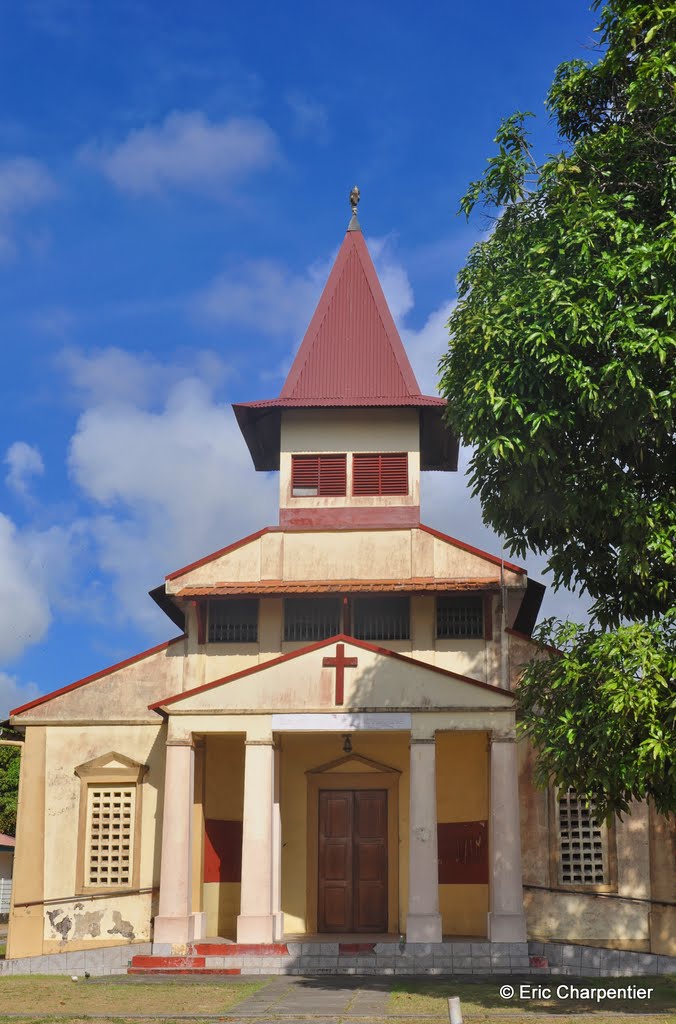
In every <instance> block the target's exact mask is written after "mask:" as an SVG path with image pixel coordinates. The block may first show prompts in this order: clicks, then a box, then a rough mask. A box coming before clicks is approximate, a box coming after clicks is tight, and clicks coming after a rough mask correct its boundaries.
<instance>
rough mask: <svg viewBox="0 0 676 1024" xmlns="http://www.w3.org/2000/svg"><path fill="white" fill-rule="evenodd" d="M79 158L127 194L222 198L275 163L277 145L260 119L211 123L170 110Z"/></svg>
mask: <svg viewBox="0 0 676 1024" xmlns="http://www.w3.org/2000/svg"><path fill="white" fill-rule="evenodd" d="M81 155H82V157H83V159H85V160H86V161H87V162H88V163H91V164H93V165H94V166H97V167H98V168H99V169H100V170H101V171H102V172H103V173H104V174H105V175H106V176H107V177H108V178H109V179H110V181H112V182H113V184H114V185H116V186H117V187H118V188H119V189H122V190H123V191H125V192H131V193H133V194H135V195H145V194H149V193H159V192H162V191H164V190H165V189H167V188H172V187H174V188H184V189H196V190H203V191H208V192H211V193H213V194H216V195H218V196H220V197H221V198H224V197H225V196H224V193H227V191H228V190H230V189H231V188H232V186H233V185H234V184H235V183H236V182H237V181H239V180H240V179H241V178H243V177H245V176H246V175H248V174H251V173H252V172H254V171H258V170H261V169H263V168H266V167H270V166H271V165H272V164H274V163H276V162H277V161H278V160H279V147H278V141H277V137H276V135H275V133H274V132H273V131H272V129H271V128H270V126H269V125H268V124H267V123H266V122H265V121H263V120H261V119H260V118H255V117H231V118H229V119H228V120H225V121H210V120H209V118H208V117H207V116H206V115H205V114H204V113H202V112H201V111H199V110H195V111H186V112H183V111H172V112H171V113H170V114H168V115H167V117H166V118H165V119H164V121H162V123H161V124H152V125H147V126H146V127H144V128H141V129H138V130H137V131H134V132H132V133H131V134H130V135H129V136H128V137H127V138H126V139H125V140H124V141H123V142H121V143H119V144H118V145H116V146H104V145H101V144H97V143H90V144H89V145H88V146H86V147H84V149H83V150H82V151H81Z"/></svg>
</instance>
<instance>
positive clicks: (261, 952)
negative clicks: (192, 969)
mask: <svg viewBox="0 0 676 1024" xmlns="http://www.w3.org/2000/svg"><path fill="white" fill-rule="evenodd" d="M190 948H191V950H192V952H193V954H197V955H198V956H288V953H289V947H288V946H287V944H286V943H285V942H269V943H255V942H251V943H248V942H247V943H241V942H240V943H237V942H232V943H231V942H195V943H193V945H192V946H191V947H190Z"/></svg>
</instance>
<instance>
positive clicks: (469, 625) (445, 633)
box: [437, 594, 484, 640]
mask: <svg viewBox="0 0 676 1024" xmlns="http://www.w3.org/2000/svg"><path fill="white" fill-rule="evenodd" d="M483 635H484V601H483V597H481V595H477V594H460V595H452V596H444V597H438V598H437V639H440V640H481V639H482V638H483Z"/></svg>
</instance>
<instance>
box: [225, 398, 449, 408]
mask: <svg viewBox="0 0 676 1024" xmlns="http://www.w3.org/2000/svg"><path fill="white" fill-rule="evenodd" d="M362 405H367V406H369V407H371V406H387V407H388V408H389V407H390V406H393V405H396V406H410V407H412V408H415V409H419V408H421V407H427V406H443V405H446V401H445V399H443V398H434V396H433V395H411V396H407V397H405V398H392V397H390V398H261V399H260V400H259V401H258V402H238V403H237V406H236V408H240V407H243V408H245V409H321V408H332V409H333V408H335V407H336V406H340V407H341V408H348V409H349V408H353V407H358V406H362Z"/></svg>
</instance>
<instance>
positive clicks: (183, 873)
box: [154, 740, 206, 945]
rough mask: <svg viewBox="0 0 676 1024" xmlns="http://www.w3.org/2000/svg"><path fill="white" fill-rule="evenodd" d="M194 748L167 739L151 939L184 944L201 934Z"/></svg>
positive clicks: (184, 743) (203, 918) (190, 744)
mask: <svg viewBox="0 0 676 1024" xmlns="http://www.w3.org/2000/svg"><path fill="white" fill-rule="evenodd" d="M193 790H194V750H193V747H192V743H191V741H190V740H179V741H177V740H168V741H167V747H166V769H165V775H164V816H163V820H162V861H161V867H160V907H159V910H160V912H159V914H158V916H157V917H156V918H155V929H154V941H155V942H169V943H172V944H175V945H183V944H185V943H186V942H192V941H193V940H195V939H201V938H203V937H204V930H205V920H206V917H205V915H204V914H193V913H192V821H193V796H194V793H193Z"/></svg>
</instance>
